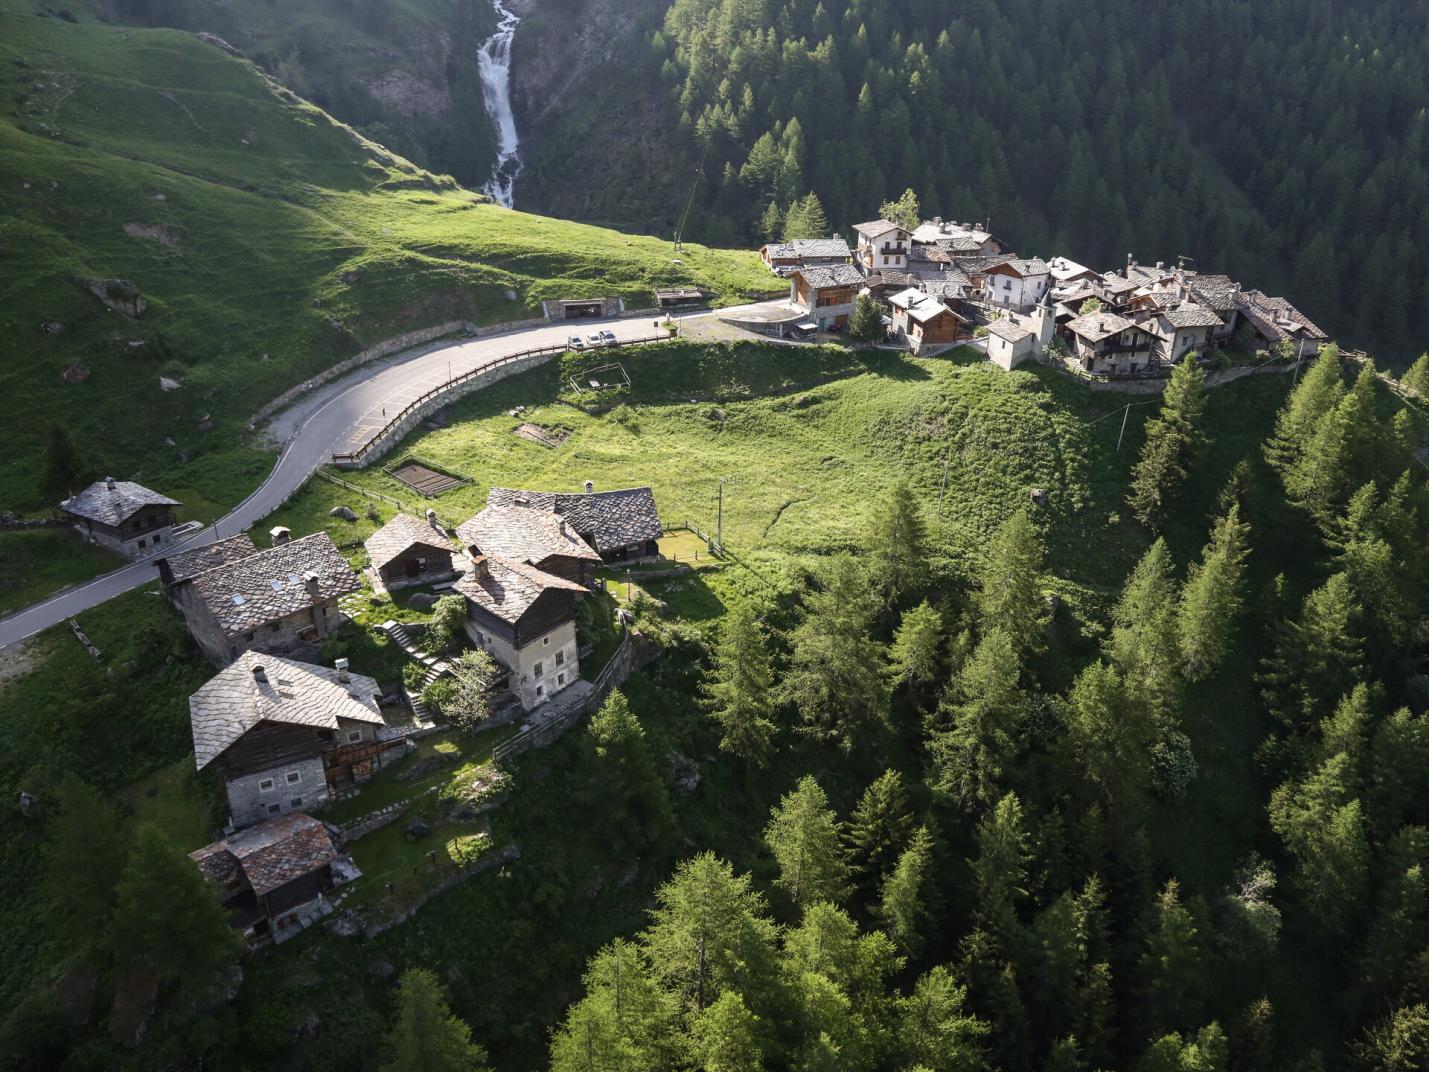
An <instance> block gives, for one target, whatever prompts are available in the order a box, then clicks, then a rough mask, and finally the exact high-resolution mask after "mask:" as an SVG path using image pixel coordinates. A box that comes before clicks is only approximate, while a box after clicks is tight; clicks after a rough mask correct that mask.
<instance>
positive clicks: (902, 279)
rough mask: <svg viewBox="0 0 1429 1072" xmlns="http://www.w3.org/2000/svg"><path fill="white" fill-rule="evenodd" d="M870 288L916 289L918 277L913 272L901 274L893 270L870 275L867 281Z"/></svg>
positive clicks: (887, 269)
mask: <svg viewBox="0 0 1429 1072" xmlns="http://www.w3.org/2000/svg"><path fill="white" fill-rule="evenodd" d="M866 282H867V283H868V285H869V286H870V287H916V286H917V285H918V283H919V282H920V280H919V278H918V276H916V275H914V274H913V273H911V272H900V271H897V270H896V269H893V268H884V269H883V270H882V271H878V272H872V273H870V275H869V277H868V279H867V280H866Z"/></svg>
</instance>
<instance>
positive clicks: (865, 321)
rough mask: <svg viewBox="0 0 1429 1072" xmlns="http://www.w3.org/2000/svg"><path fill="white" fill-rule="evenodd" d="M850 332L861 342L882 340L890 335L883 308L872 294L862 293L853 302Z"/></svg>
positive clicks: (849, 323) (849, 325)
mask: <svg viewBox="0 0 1429 1072" xmlns="http://www.w3.org/2000/svg"><path fill="white" fill-rule="evenodd" d="M848 333H849V335H850V336H851V337H852V338H855V339H857V340H858V341H859V342H882V341H883V340H884V339H885V338H886V337H887V335H888V328H887V327H886V326H885V325H884V323H883V310H882V309H881V308H879V305H878V302H876V301H874V300H873V297H872V295H870V294H868V293H860V294H859V296H858V297H857V298H855V299H854V303H853V315H852V316H850V317H849V322H848Z"/></svg>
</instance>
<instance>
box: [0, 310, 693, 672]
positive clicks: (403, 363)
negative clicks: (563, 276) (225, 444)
mask: <svg viewBox="0 0 1429 1072" xmlns="http://www.w3.org/2000/svg"><path fill="white" fill-rule="evenodd" d="M708 315H711V314H709V313H690V314H685V315H683V316H681V315H678V314H677V315H676V319H677V320H678V319H689V318H692V317H699V316H708ZM597 327H599V328H601V329H604V330H609V331H612V332H614V333H615V336H616V338H617V339H619V340H622V341H624V340H630V339H636V338H640V337H641V336H645V335H649V334H650V329H651V321H650V320H647V319H643V318H641V319H629V318H627V319H605V320H577V321H569V322H565V323H557V324H552V325H550V326H545V325H543V326H541V327H535V328H525V329H518V330H514V331H510V332H505V333H503V334H500V335H488V336H486V337H484V338H481V339H473V340H470V341H466V342H459V343H437V344H434V345H433V346H430V347H427V348H424V349H419V350H409V351H405V352H404V353H401V354H397V355H395V356H394V357H391V358H388V359H386V360H385V361H382V362H375V363H373V364H371V365H364V366H363V367H362V368H360V369H355V370H354V371H352V372H351V373H349V374H348V375H346V376H343V377H340V378H339V379H337V380H334V381H333V382H332V383H329V384H325V385H323V386H322V387H319V388H316V389H315V390H313V391H310V392H308V393H307V394H306V395H304V396H303V397H302V398H300V399H299V400H298V401H296V402H294V403H293V405H291V406H289V407H288V408H287V409H285V410H284V411H283V412H281V413H279V414H278V415H277V416H275V417H274V418H273V419H272V421H271V422H270V423H269V425H268V430H269V432H270V434H271V435H273V436H274V437H275V438H277V439H279V440H281V441H282V442H283V449H282V453H281V454H279V456H278V462H277V464H276V465H274V466H273V471H272V472H271V473H269V474H268V478H267V479H266V480H264V481H263V483H262V484H261V485H260V486H259V487H258V488H257V489H256V490H255V491H254V492H253V493H252V494H251V495H249V496H248V497H247V498H246V499H244V500H243V501H242V502H241V503H239V504H238V505H237V506H235V507H234V508H233V509H232V510H230V511H229V512H228V513H227V514H225V515H224V516H223V517H221V518H219V519H218V521H216V522H214V523H213V524H212V525H209V526H208V527H206V528H204V529H202V530H201V531H199V532H197V533H195V534H194V535H192V536H190V537H189V538H188V539H186V540H182V541H180V542H179V543H176V544H175V545H174V546H173V547H172V548H171V549H169V551H168V552H167V553H168V554H174V553H176V552H178V551H188V550H192V549H193V548H195V547H202V546H204V545H205V544H208V543H212V542H213V541H214V540H216V539H219V538H220V537H221V536H232V535H234V534H235V533H238V532H242V531H244V530H246V529H249V528H251V527H252V526H253V524H254V523H255V522H257V521H258V520H260V519H261V518H263V517H266V516H267V515H268V514H270V513H272V512H273V511H274V510H276V509H277V508H278V507H279V506H281V505H282V503H283V501H284V500H285V499H286V498H287V497H288V496H289V495H291V494H292V493H293V492H294V491H296V490H297V489H298V488H299V487H301V486H302V484H303V482H304V481H305V480H307V479H308V477H310V476H311V475H312V474H313V472H314V471H315V470H316V469H317V468H318V467H319V466H320V465H322V464H323V463H324V462H326V461H327V460H328V458H329V457H330V456H331V454H332V452H333V450H334V449H337V448H340V447H342V446H343V445H344V444H346V443H347V442H348V441H349V440H351V439H352V438H353V436H354V434H355V432H356V430H357V427H358V426H359V425H361V424H364V423H371V422H373V421H380V420H381V419H382V417H383V415H384V411H385V413H390V414H393V415H396V414H397V413H398V412H400V411H401V410H402V408H403V407H404V406H406V405H407V404H408V403H409V402H412V401H413V400H414V399H416V398H418V397H419V396H421V395H423V394H425V393H426V392H427V391H429V390H431V389H432V388H433V387H436V386H438V385H440V384H442V383H445V382H446V381H447V380H448V379H450V378H451V377H453V376H458V375H460V374H461V373H463V372H467V371H470V370H471V369H475V368H479V367H481V366H483V365H489V364H491V363H492V362H493V361H495V360H497V359H498V358H501V357H504V356H505V355H507V354H511V353H515V352H517V351H520V350H530V349H535V348H537V347H542V346H554V345H558V344H559V343H561V342H562V341H564V340H565V339H566V338H568V337H569V336H570V335H571V334H573V333H575V332H579V333H580V334H582V335H586V334H589V333H590V332H591V331H592V330H594V329H595V328H597ZM158 575H159V570H158V567H157V566H155V565H154V562H153V561H152V560H148V561H143V562H134V563H131V564H130V565H127V566H122V567H120V568H119V569H117V570H114V571H113V572H112V573H106V574H104V575H102V576H100V577H96V578H95V579H94V580H92V581H88V582H86V583H84V584H81V585H77V586H76V587H74V588H70V589H67V590H65V591H63V592H60V593H58V594H57V595H54V596H51V597H50V598H48V599H46V600H43V601H42V602H39V603H36V604H34V605H32V606H29V607H26V608H25V609H24V610H21V611H16V612H15V613H14V614H11V615H10V616H8V617H6V618H0V648H5V647H8V646H10V645H11V644H15V643H18V642H19V641H21V640H24V639H25V638H27V637H31V636H34V635H35V634H36V633H38V632H40V631H41V630H43V629H48V628H49V627H50V626H52V625H58V624H59V623H60V622H63V621H65V620H66V619H68V618H71V617H73V616H74V615H76V614H79V613H80V612H82V611H86V610H89V609H90V608H91V607H97V606H98V605H99V604H101V603H104V602H106V601H107V600H110V599H113V598H114V597H115V596H118V595H123V594H124V593H125V592H129V591H132V590H133V589H135V588H138V587H140V586H141V585H145V584H148V583H149V582H150V581H152V580H155V579H156V578H157V577H158Z"/></svg>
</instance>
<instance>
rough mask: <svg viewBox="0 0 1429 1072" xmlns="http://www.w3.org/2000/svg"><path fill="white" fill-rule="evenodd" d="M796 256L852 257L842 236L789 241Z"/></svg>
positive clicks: (851, 252)
mask: <svg viewBox="0 0 1429 1072" xmlns="http://www.w3.org/2000/svg"><path fill="white" fill-rule="evenodd" d="M788 246H789V248H790V249H792V250H793V251H794V255H795V256H796V257H852V256H853V250H851V249H849V248H848V243H847V242H845V241H844V240H843V239H842V238H796V239H794V241H792V242H790V243H788Z"/></svg>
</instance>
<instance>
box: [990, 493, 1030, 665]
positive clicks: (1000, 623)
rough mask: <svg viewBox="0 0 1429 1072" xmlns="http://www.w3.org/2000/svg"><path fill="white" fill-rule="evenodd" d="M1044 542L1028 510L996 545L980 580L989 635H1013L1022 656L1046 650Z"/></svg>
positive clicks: (1000, 535)
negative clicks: (1042, 579)
mask: <svg viewBox="0 0 1429 1072" xmlns="http://www.w3.org/2000/svg"><path fill="white" fill-rule="evenodd" d="M1043 553H1044V552H1043V548H1042V540H1041V538H1040V537H1039V536H1038V535H1037V530H1036V529H1035V528H1034V527H1033V525H1032V518H1031V517H1030V516H1029V515H1028V513H1027V511H1026V510H1025V509H1023V510H1019V511H1017V512H1016V513H1014V514H1013V515H1012V516H1011V517H1009V518H1008V519H1007V520H1006V521H1005V522H1003V524H1002V527H1001V528H1000V529H998V531H997V534H996V535H995V536H994V537H993V539H992V544H991V546H990V547H989V549H988V554H987V559H986V561H985V562H984V564H983V567H982V571H981V573H980V575H979V578H978V580H979V585H978V588H979V591H978V595H977V611H978V618H979V621H980V622H981V623H982V628H983V630H984V631H988V630H991V629H993V628H1001V629H1005V630H1006V631H1007V634H1008V636H1009V637H1010V638H1011V639H1012V643H1013V646H1014V647H1015V648H1016V649H1017V650H1018V651H1019V652H1021V653H1022V654H1028V653H1032V652H1035V651H1038V650H1040V649H1041V647H1042V628H1043V625H1044V623H1045V620H1046V605H1045V603H1044V602H1043V598H1042V589H1041V585H1040V584H1039V583H1038V582H1039V579H1040V577H1041V573H1042V556H1043Z"/></svg>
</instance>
